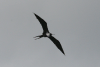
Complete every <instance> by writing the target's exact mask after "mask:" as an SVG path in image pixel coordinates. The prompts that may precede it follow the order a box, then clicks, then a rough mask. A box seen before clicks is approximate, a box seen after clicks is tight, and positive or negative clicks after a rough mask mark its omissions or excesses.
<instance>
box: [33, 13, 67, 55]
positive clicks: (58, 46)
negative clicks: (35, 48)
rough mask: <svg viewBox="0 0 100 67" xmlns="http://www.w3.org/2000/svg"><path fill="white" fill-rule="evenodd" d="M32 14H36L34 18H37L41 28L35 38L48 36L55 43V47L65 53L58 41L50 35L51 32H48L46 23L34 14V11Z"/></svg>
mask: <svg viewBox="0 0 100 67" xmlns="http://www.w3.org/2000/svg"><path fill="white" fill-rule="evenodd" d="M34 15H35V16H36V18H37V19H38V21H39V22H40V24H41V26H42V28H43V33H42V35H39V36H36V37H38V38H37V39H40V38H42V37H48V38H49V39H50V40H51V41H52V42H53V43H54V44H55V45H56V47H57V48H58V49H59V50H60V51H61V52H62V53H63V54H64V55H65V53H64V51H63V48H62V46H61V44H60V42H59V41H58V40H57V39H55V38H54V37H53V36H52V35H53V34H52V33H50V32H49V30H48V27H47V23H46V22H45V21H44V20H43V19H42V18H41V17H39V16H38V15H36V14H35V13H34ZM36 37H34V38H36ZM35 40H36V39H35Z"/></svg>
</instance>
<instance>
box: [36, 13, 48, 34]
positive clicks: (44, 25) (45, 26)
mask: <svg viewBox="0 0 100 67" xmlns="http://www.w3.org/2000/svg"><path fill="white" fill-rule="evenodd" d="M34 15H35V16H36V18H37V19H38V21H39V22H40V24H41V25H42V28H43V32H45V33H46V32H49V30H48V27H47V23H46V22H45V21H44V20H43V19H42V18H41V17H39V16H38V15H36V14H35V13H34Z"/></svg>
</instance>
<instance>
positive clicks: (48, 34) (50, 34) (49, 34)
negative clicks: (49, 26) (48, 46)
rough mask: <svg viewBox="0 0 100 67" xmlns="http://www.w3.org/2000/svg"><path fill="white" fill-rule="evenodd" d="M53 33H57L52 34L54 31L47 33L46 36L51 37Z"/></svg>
mask: <svg viewBox="0 0 100 67" xmlns="http://www.w3.org/2000/svg"><path fill="white" fill-rule="evenodd" d="M52 35H55V34H52V33H46V36H47V37H50V36H52Z"/></svg>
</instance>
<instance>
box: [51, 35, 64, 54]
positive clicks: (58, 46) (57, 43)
mask: <svg viewBox="0 0 100 67" xmlns="http://www.w3.org/2000/svg"><path fill="white" fill-rule="evenodd" d="M49 39H50V40H51V41H52V42H53V43H54V44H55V45H56V47H57V48H58V49H59V50H60V51H61V52H62V53H63V54H64V55H65V53H64V51H63V48H62V46H61V44H60V42H59V41H58V40H57V39H55V38H54V37H53V36H50V37H49Z"/></svg>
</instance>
